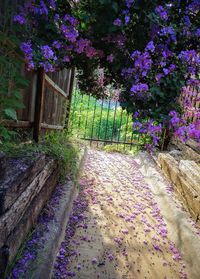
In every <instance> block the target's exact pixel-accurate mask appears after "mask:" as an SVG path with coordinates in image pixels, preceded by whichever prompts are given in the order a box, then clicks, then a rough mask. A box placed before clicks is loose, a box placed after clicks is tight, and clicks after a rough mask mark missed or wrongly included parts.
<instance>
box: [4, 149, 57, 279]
mask: <svg viewBox="0 0 200 279" xmlns="http://www.w3.org/2000/svg"><path fill="white" fill-rule="evenodd" d="M0 160H1V162H0V169H1V172H0V278H2V277H3V273H4V270H5V268H6V266H7V264H8V263H9V262H11V261H12V260H13V258H14V257H15V256H16V254H17V251H18V249H19V247H20V246H21V244H22V242H23V241H24V239H25V237H26V236H27V234H28V232H29V231H30V230H31V228H32V227H33V226H34V224H35V222H36V220H37V218H38V215H39V214H40V212H41V210H42V208H43V207H44V205H45V203H46V202H47V200H48V199H49V198H50V196H51V194H52V191H53V190H54V188H55V186H56V184H57V182H58V167H57V163H56V162H55V161H54V160H53V159H51V158H48V157H46V156H45V155H44V154H34V155H32V157H30V156H29V157H25V158H20V159H6V158H5V156H4V155H3V154H1V156H0Z"/></svg>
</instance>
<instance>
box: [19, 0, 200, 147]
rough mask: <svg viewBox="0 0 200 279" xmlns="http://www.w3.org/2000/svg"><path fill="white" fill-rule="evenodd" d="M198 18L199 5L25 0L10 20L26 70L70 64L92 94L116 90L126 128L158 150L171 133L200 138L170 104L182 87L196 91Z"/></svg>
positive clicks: (189, 1) (195, 1)
mask: <svg viewBox="0 0 200 279" xmlns="http://www.w3.org/2000/svg"><path fill="white" fill-rule="evenodd" d="M199 15H200V1H199V0H185V1H174V0H171V1H170V0H168V1H159V0H154V1H149V0H142V1H139V0H124V1H119V0H118V1H117V0H96V1H92V0H87V1H81V0H80V1H62V0H57V1H54V0H46V1H39V0H30V1H26V3H25V5H24V6H23V7H22V8H21V9H20V13H19V14H18V15H16V16H15V18H14V20H15V21H16V22H18V23H19V25H20V26H21V28H22V32H21V34H22V38H21V39H22V44H21V49H22V51H23V52H24V54H25V58H26V61H27V63H28V68H29V69H33V68H37V67H44V69H45V70H46V71H54V70H55V69H56V68H57V67H69V66H71V65H76V66H77V68H78V69H81V71H80V77H79V80H80V87H81V88H82V89H84V90H85V91H89V92H90V93H91V92H92V93H93V94H99V91H100V90H101V89H103V86H104V85H106V84H108V83H113V84H114V85H115V86H116V87H117V86H120V87H121V86H122V88H123V90H122V93H121V97H120V101H121V105H122V107H123V108H126V110H127V111H129V112H131V113H132V114H133V120H134V129H135V130H138V131H139V132H140V133H146V134H148V135H149V138H150V139H151V142H153V144H154V145H158V144H159V141H160V138H161V137H162V134H163V133H164V135H165V137H166V136H167V135H170V133H171V132H172V131H174V130H175V131H178V132H177V134H178V135H179V137H180V138H181V139H182V140H184V141H185V140H187V139H188V138H189V137H193V138H195V139H197V140H199V139H200V129H199V126H200V125H199V121H196V123H195V124H193V126H192V125H191V124H188V123H186V122H184V121H182V120H180V114H181V109H180V107H179V106H178V105H177V99H178V97H179V95H180V93H181V89H182V87H183V86H187V85H193V86H199V68H200V56H199V45H200V44H199V37H200V28H199V26H200V16H199ZM30 30H31V32H30ZM99 68H103V69H104V75H103V78H102V77H101V78H100V79H99V76H98V75H97V69H99Z"/></svg>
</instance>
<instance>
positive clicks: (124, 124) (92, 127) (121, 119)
mask: <svg viewBox="0 0 200 279" xmlns="http://www.w3.org/2000/svg"><path fill="white" fill-rule="evenodd" d="M109 108H110V109H109ZM70 129H71V133H72V135H75V136H77V137H78V138H93V139H100V140H110V141H112V140H113V141H117V142H118V141H120V142H124V141H126V142H131V141H132V142H138V140H139V141H141V139H139V138H138V135H137V134H132V132H133V130H132V117H131V115H130V114H127V112H126V110H123V109H122V108H121V107H120V106H119V104H117V107H116V110H115V102H114V101H113V102H111V103H110V106H109V100H106V101H104V104H103V107H102V100H96V99H95V98H94V97H91V96H89V95H86V94H81V92H80V91H78V90H76V91H75V92H74V94H73V98H72V105H71V114H70Z"/></svg>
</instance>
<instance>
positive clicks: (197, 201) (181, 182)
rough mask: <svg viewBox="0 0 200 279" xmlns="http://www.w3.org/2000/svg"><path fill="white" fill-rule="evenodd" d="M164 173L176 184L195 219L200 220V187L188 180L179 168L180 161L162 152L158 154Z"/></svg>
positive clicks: (180, 195)
mask: <svg viewBox="0 0 200 279" xmlns="http://www.w3.org/2000/svg"><path fill="white" fill-rule="evenodd" d="M158 163H159V164H160V166H161V168H162V170H163V172H164V174H165V175H166V176H167V177H168V178H169V180H170V181H171V182H172V183H173V184H174V186H175V187H174V189H175V191H176V193H177V194H178V196H179V198H180V199H181V200H182V201H183V203H184V205H185V207H186V208H187V209H188V210H189V212H190V214H191V215H192V217H193V218H194V219H195V221H198V222H199V221H200V220H199V216H200V189H199V190H198V191H197V189H198V188H197V189H194V188H195V187H193V184H192V183H191V180H188V179H187V177H186V176H185V175H183V174H182V172H181V171H180V169H179V164H178V162H177V161H176V160H175V159H174V158H173V157H172V156H171V155H170V154H167V153H166V154H164V153H160V154H159V156H158Z"/></svg>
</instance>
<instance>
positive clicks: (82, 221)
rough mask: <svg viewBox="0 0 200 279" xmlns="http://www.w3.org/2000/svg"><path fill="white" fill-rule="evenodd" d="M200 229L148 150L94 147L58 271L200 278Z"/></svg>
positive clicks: (83, 275)
mask: <svg viewBox="0 0 200 279" xmlns="http://www.w3.org/2000/svg"><path fill="white" fill-rule="evenodd" d="M199 259H200V235H199V231H198V228H196V227H195V225H194V223H193V222H192V221H191V220H190V218H189V215H188V214H187V212H185V211H183V209H182V206H181V204H180V203H179V202H178V201H177V200H176V197H175V194H174V193H173V189H172V187H171V185H169V184H168V182H167V181H166V180H165V179H164V178H163V177H162V174H161V173H160V172H159V170H158V169H157V167H156V166H155V164H154V162H153V161H152V160H151V158H150V157H149V155H148V154H147V153H141V154H139V155H137V156H135V157H133V156H128V155H123V154H118V153H106V152H103V151H97V150H89V152H88V156H87V160H86V163H85V167H84V171H83V174H82V177H81V179H80V193H79V195H78V197H77V199H76V201H75V202H74V207H73V212H72V214H71V217H70V221H69V224H68V226H67V229H66V238H65V241H64V242H63V243H62V244H61V248H60V251H59V254H58V257H57V261H56V264H55V270H54V278H69V277H74V278H77V279H78V278H80V279H95V278H100V279H129V278H130V279H134V278H139V279H145V278H147V279H151V278H152V279H157V278H158V279H162V278H163V279H169V278H173V279H174V278H192V279H193V278H195V279H199V278H200V264H199Z"/></svg>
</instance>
